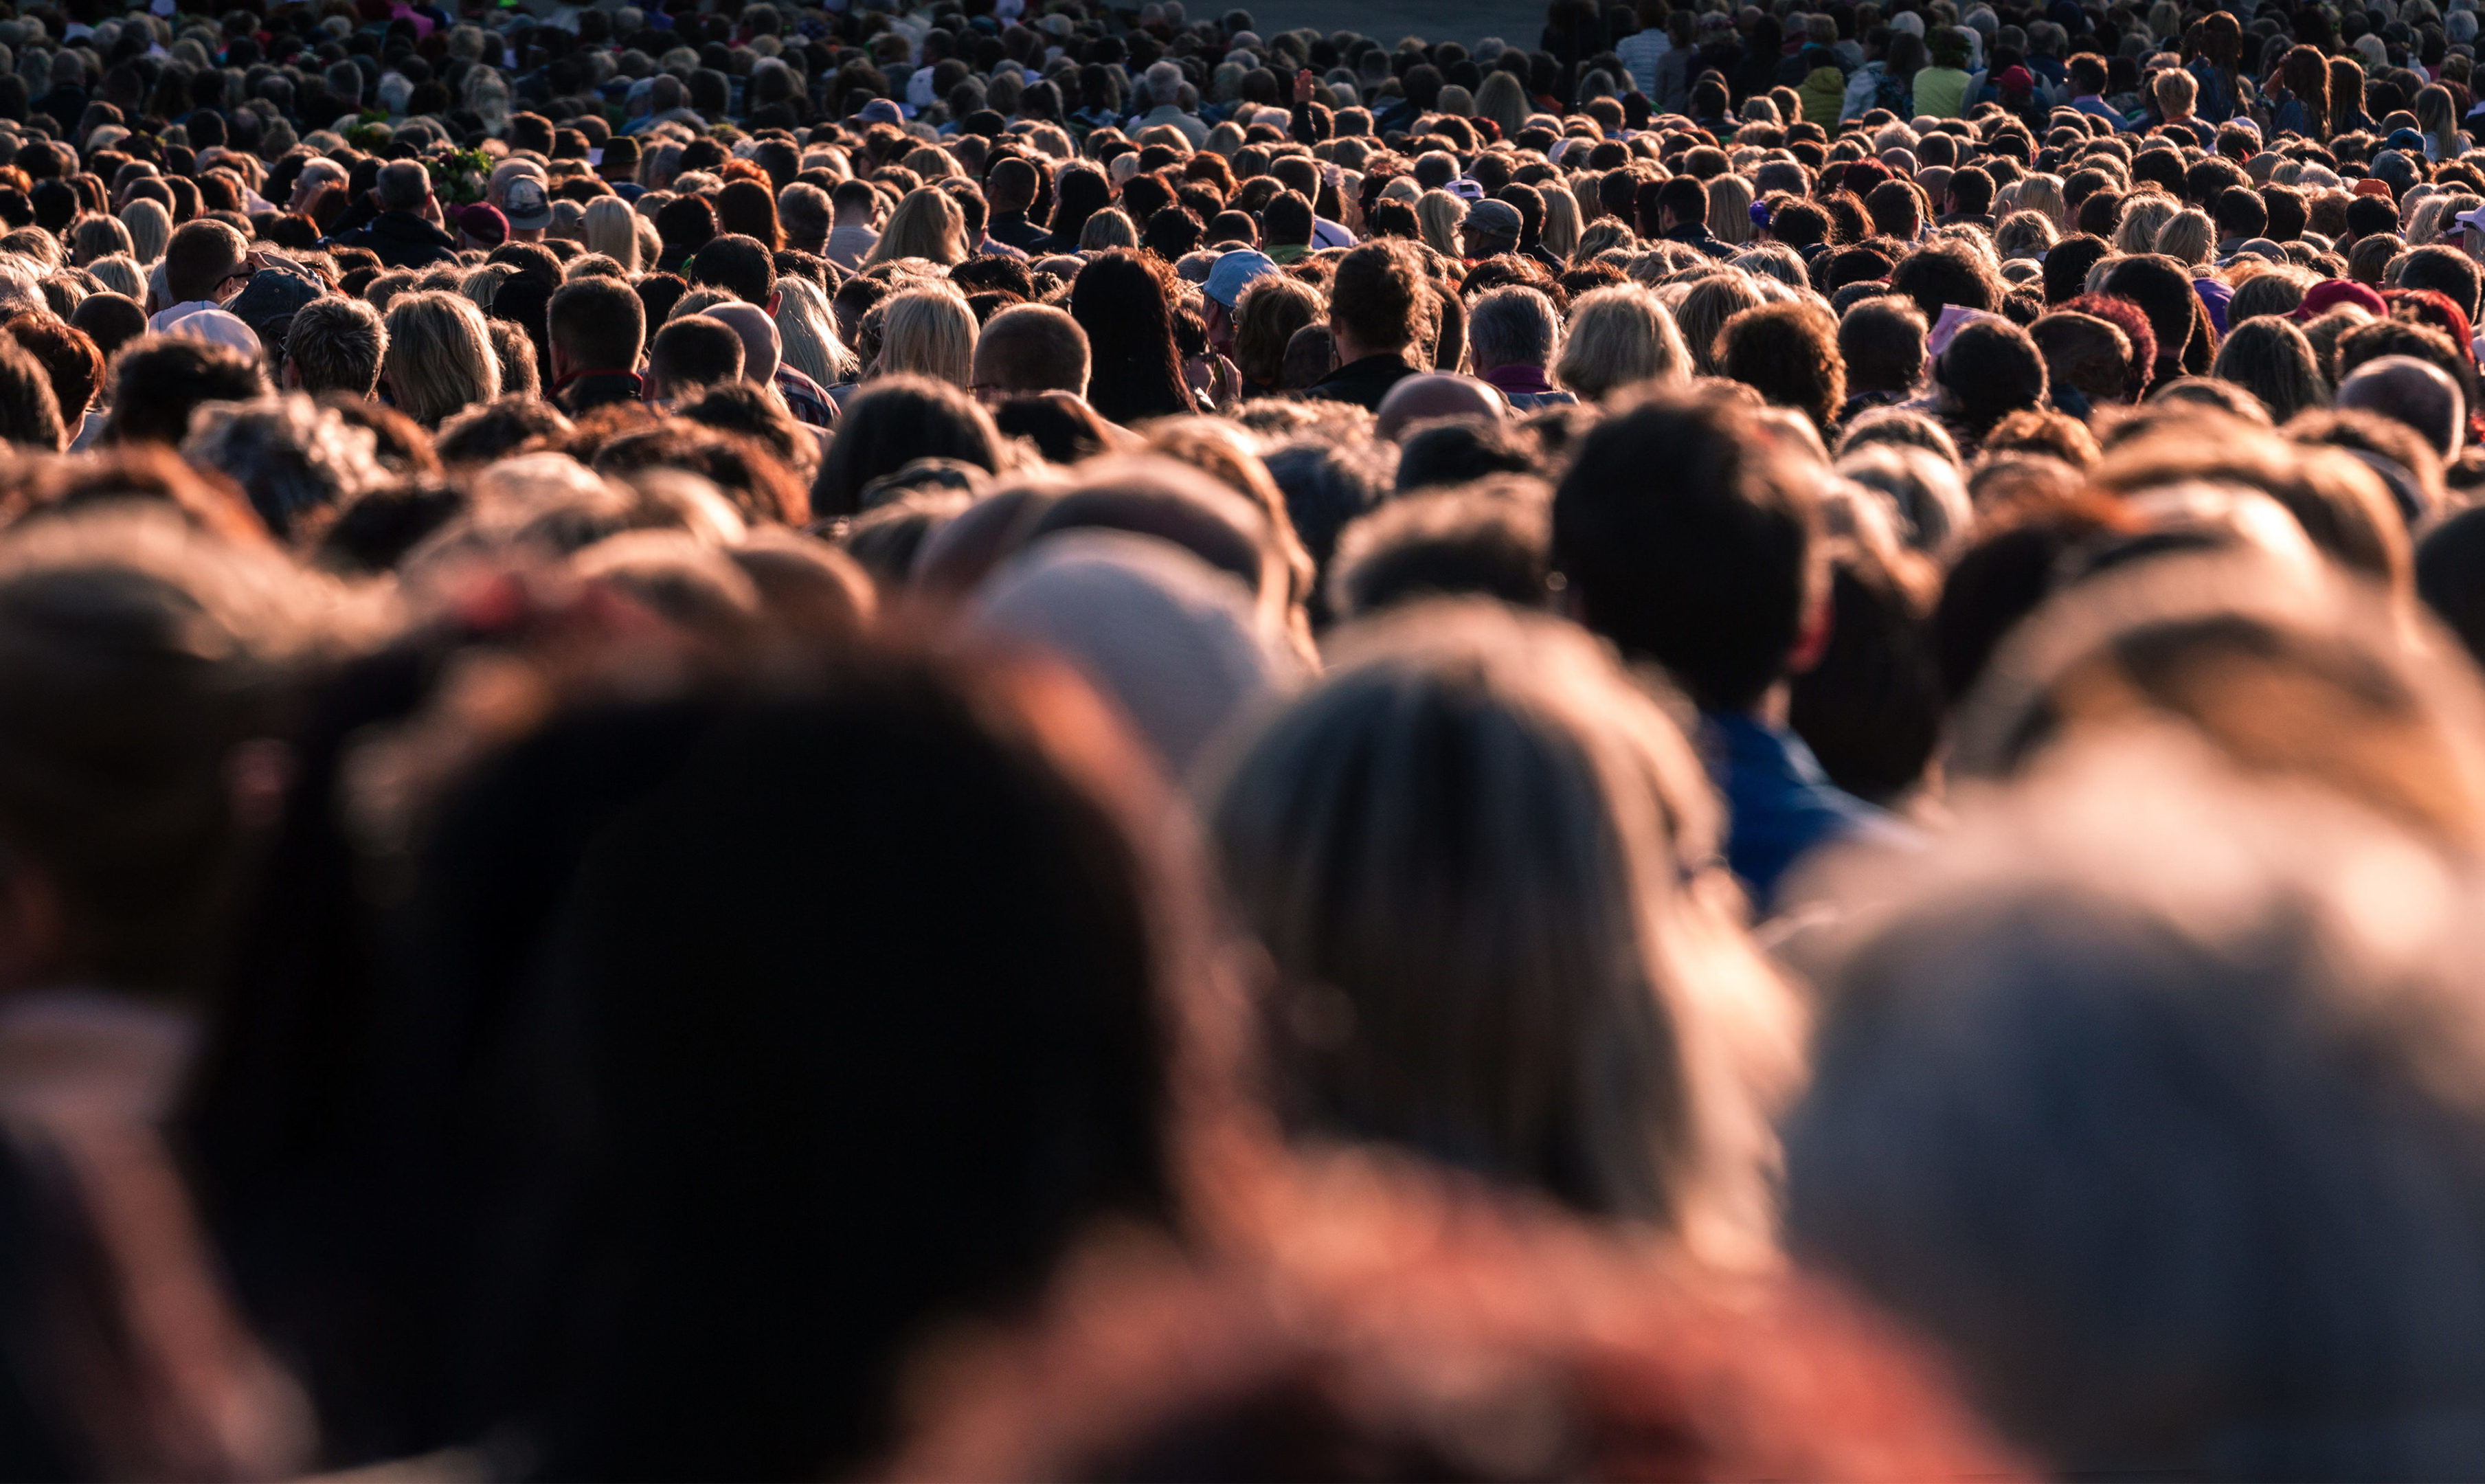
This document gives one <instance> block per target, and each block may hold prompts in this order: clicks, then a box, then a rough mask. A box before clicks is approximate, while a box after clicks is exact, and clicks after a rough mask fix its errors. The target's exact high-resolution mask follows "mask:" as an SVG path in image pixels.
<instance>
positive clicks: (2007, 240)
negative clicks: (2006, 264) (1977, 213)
mask: <svg viewBox="0 0 2485 1484" xmlns="http://www.w3.org/2000/svg"><path fill="white" fill-rule="evenodd" d="M2055 235H2056V234H2055V232H2054V219H2053V218H2052V217H2050V216H2047V215H2046V214H2045V213H2044V212H2042V211H2032V210H2025V209H2022V210H2018V211H2013V212H2011V213H2010V214H2009V215H2008V216H2006V217H2004V218H2003V219H2002V225H2001V226H1999V227H1996V228H1995V229H1993V250H1994V251H1995V252H1997V253H2000V254H2001V255H2002V256H2003V257H2004V258H2006V259H2009V258H2042V257H2044V256H2045V253H2046V251H2047V250H2048V249H2050V248H2051V247H2052V246H2053V245H2054V241H2055Z"/></svg>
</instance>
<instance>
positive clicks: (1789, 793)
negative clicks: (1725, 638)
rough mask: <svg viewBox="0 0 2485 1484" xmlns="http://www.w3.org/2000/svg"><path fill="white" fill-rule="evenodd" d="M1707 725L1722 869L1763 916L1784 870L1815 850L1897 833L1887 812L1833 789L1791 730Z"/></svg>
mask: <svg viewBox="0 0 2485 1484" xmlns="http://www.w3.org/2000/svg"><path fill="white" fill-rule="evenodd" d="M1706 720H1707V733H1708V771H1709V776H1710V777H1712V778H1713V779H1715V780H1716V783H1717V787H1718V789H1719V790H1720V791H1721V792H1723V793H1724V794H1725V795H1726V815H1727V818H1726V864H1727V865H1728V866H1732V867H1734V874H1735V875H1736V876H1739V877H1741V878H1742V881H1743V885H1744V886H1745V887H1746V888H1747V889H1749V890H1750V892H1751V893H1752V906H1753V908H1754V910H1756V911H1758V912H1759V913H1760V914H1761V915H1762V916H1766V915H1767V914H1769V913H1771V912H1773V911H1775V910H1776V907H1777V893H1778V886H1779V883H1780V882H1781V881H1783V880H1784V879H1785V876H1786V873H1787V871H1788V870H1789V868H1790V867H1792V866H1793V865H1794V864H1795V862H1797V861H1799V860H1801V859H1802V858H1803V857H1804V856H1806V855H1808V854H1810V853H1811V852H1812V851H1813V850H1814V849H1815V848H1816V847H1818V846H1821V845H1825V844H1828V843H1829V842H1831V841H1833V840H1838V839H1843V838H1846V837H1848V836H1850V835H1854V834H1858V833H1861V832H1874V833H1879V832H1883V831H1895V830H1896V829H1897V824H1896V821H1894V820H1893V819H1892V818H1891V817H1890V815H1889V814H1887V813H1885V812H1883V811H1880V810H1877V809H1875V808H1873V807H1872V806H1871V805H1870V804H1867V803H1865V802H1864V801H1863V800H1861V799H1859V798H1857V797H1855V796H1854V795H1853V794H1851V793H1848V792H1846V791H1845V790H1844V789H1842V788H1840V787H1839V786H1838V785H1837V784H1835V783H1831V782H1830V781H1829V775H1828V774H1826V773H1823V772H1822V771H1821V769H1820V759H1818V758H1816V757H1815V756H1812V749H1811V748H1809V747H1806V746H1804V743H1803V739H1802V738H1801V737H1798V736H1796V735H1795V734H1794V733H1793V732H1791V731H1788V730H1785V729H1783V728H1776V727H1770V726H1767V725H1765V724H1763V723H1761V722H1758V721H1755V720H1753V719H1752V718H1751V717H1748V716H1726V715H1719V714H1716V713H1713V712H1712V713H1709V714H1708V715H1707V718H1706Z"/></svg>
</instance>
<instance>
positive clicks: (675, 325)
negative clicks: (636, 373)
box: [647, 315, 743, 396]
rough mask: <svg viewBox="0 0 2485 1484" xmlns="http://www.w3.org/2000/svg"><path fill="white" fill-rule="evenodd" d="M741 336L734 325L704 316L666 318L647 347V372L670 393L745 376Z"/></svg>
mask: <svg viewBox="0 0 2485 1484" xmlns="http://www.w3.org/2000/svg"><path fill="white" fill-rule="evenodd" d="M742 361H743V348H742V337H741V336H740V335H737V334H735V333H734V329H733V326H731V325H729V324H726V323H725V322H724V320H722V319H711V318H709V317H708V316H705V315H683V316H678V317H676V318H672V319H669V320H667V321H665V327H664V328H663V329H661V330H658V331H657V332H656V342H655V344H653V345H652V346H650V347H649V348H648V354H647V374H648V376H649V378H650V379H652V380H653V381H655V382H656V383H657V384H658V385H659V387H660V388H661V389H662V390H663V392H664V393H665V394H666V395H667V396H679V395H681V393H683V392H684V391H686V390H688V389H689V388H692V387H711V386H715V385H717V384H719V383H721V382H727V381H736V380H739V379H741V376H742Z"/></svg>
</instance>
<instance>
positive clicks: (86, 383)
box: [8, 314, 103, 435]
mask: <svg viewBox="0 0 2485 1484" xmlns="http://www.w3.org/2000/svg"><path fill="white" fill-rule="evenodd" d="M8 330H9V334H10V335H11V336H12V337H13V338H14V339H15V341H16V342H17V344H19V345H21V346H23V347H24V348H25V350H26V353H27V354H28V355H31V356H33V357H34V358H35V360H36V361H37V362H38V363H39V364H41V367H42V369H43V375H44V378H45V379H46V380H48V381H49V382H50V383H51V385H52V396H53V398H54V399H55V400H56V401H57V402H58V403H59V406H60V415H61V424H62V426H63V427H64V428H66V429H68V431H69V432H70V433H71V434H72V435H74V433H75V430H76V428H77V426H78V424H79V420H80V419H82V418H84V417H85V416H86V411H87V409H88V408H89V407H91V406H93V405H95V399H96V393H98V392H100V391H102V390H103V356H102V354H101V353H100V352H99V351H97V350H96V344H95V342H94V340H92V339H91V338H89V337H88V335H87V334H86V332H85V331H83V330H80V329H78V328H77V327H75V326H74V325H71V324H69V323H68V322H67V321H66V320H62V319H59V318H55V317H54V316H49V315H33V314H21V315H17V316H14V317H13V318H11V319H10V320H9V321H8Z"/></svg>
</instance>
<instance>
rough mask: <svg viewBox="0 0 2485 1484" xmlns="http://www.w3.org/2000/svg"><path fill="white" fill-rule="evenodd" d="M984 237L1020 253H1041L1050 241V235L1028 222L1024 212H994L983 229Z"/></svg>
mask: <svg viewBox="0 0 2485 1484" xmlns="http://www.w3.org/2000/svg"><path fill="white" fill-rule="evenodd" d="M984 235H985V236H988V237H990V238H992V239H993V240H994V241H996V242H999V243H1003V244H1005V245H1007V246H1010V247H1015V248H1017V249H1018V250H1019V251H1020V252H1022V253H1038V252H1043V251H1045V250H1046V249H1045V244H1046V243H1048V242H1050V241H1051V240H1052V234H1051V233H1049V232H1047V231H1045V230H1044V229H1043V228H1041V227H1038V226H1036V225H1035V224H1034V223H1033V222H1030V221H1028V220H1027V219H1026V213H1025V212H1024V211H997V212H995V213H994V214H993V219H992V221H991V223H990V224H988V225H987V226H986V227H985V228H984Z"/></svg>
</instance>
